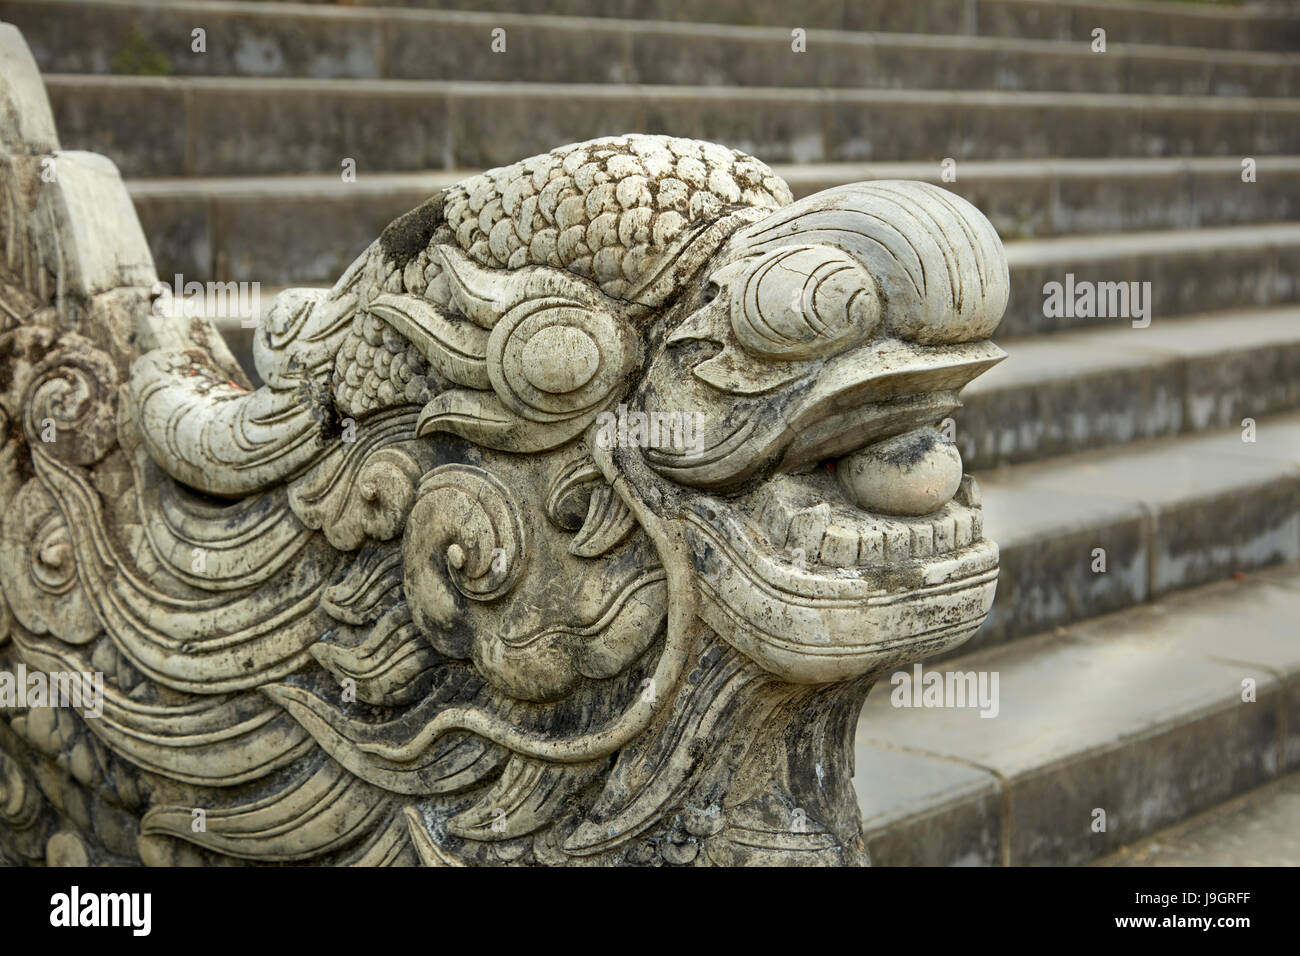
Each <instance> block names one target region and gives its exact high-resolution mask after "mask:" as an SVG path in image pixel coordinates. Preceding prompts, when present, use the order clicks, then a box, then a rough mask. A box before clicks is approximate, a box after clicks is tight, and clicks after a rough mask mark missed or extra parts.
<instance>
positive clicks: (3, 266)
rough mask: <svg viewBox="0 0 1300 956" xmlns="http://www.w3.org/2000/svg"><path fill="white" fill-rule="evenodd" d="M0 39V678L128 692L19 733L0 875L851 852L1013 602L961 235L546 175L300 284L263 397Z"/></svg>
mask: <svg viewBox="0 0 1300 956" xmlns="http://www.w3.org/2000/svg"><path fill="white" fill-rule="evenodd" d="M0 34H2V35H0V40H2V41H3V42H2V43H0V50H2V51H3V52H0V58H2V59H3V64H2V65H3V66H4V70H3V79H0V150H2V151H3V155H2V156H0V237H3V241H4V248H3V259H0V322H2V323H3V325H2V326H0V328H3V334H0V423H2V424H3V434H4V446H3V451H0V500H3V502H4V518H3V534H2V540H0V591H2V597H3V609H2V611H3V618H2V620H3V623H2V624H0V671H5V672H9V673H14V672H15V671H16V670H17V669H19V668H22V669H25V670H26V671H27V672H37V671H40V672H47V673H50V674H56V673H58V674H70V675H73V678H72V679H73V680H74V682H75V681H76V680H78V679H82V678H79V677H78V676H77V675H89V674H97V675H103V677H102V680H103V687H102V700H101V701H100V702H99V708H100V710H101V712H100V713H98V714H93V713H90V714H88V713H86V712H85V711H86V708H85V707H84V706H83V708H82V709H81V710H78V709H76V708H71V709H65V708H56V707H28V708H23V707H14V706H10V707H6V708H0V717H2V718H3V719H0V857H2V858H3V859H4V860H7V861H8V862H11V863H20V864H28V863H38V862H50V863H69V862H71V863H94V864H101V863H102V864H128V863H136V862H141V861H142V862H144V863H146V864H154V865H167V864H207V865H214V864H228V863H241V862H243V863H249V862H251V863H275V864H293V863H312V864H328V865H342V864H349V865H400V864H425V865H489V864H551V865H554V864H602V865H609V864H674V865H682V864H720V865H738V864H804V863H808V864H861V863H865V862H867V860H866V853H865V851H864V849H863V844H862V840H861V822H860V816H859V812H858V809H857V802H856V799H855V795H854V792H853V786H852V780H851V778H852V774H853V767H852V746H853V735H854V725H855V721H856V719H857V715H858V712H859V709H860V707H861V704H862V702H863V700H864V699H865V696H866V694H867V692H868V690H869V689H870V687H871V684H872V682H873V680H875V679H876V678H877V677H878V676H879V675H881V674H882V672H885V671H887V670H888V669H890V668H892V667H894V666H895V665H898V664H899V663H902V662H906V661H912V660H916V659H919V658H921V657H924V656H927V655H930V654H934V653H938V652H940V651H942V650H944V649H946V648H949V647H952V646H954V645H956V644H958V643H959V642H961V641H962V640H964V639H965V638H967V637H968V636H969V635H970V634H971V633H972V632H973V631H974V630H975V628H977V627H978V626H979V624H980V622H981V621H982V620H983V618H984V616H985V615H986V613H987V611H988V609H989V607H990V604H991V601H992V598H993V592H994V587H995V583H996V577H997V563H998V552H997V547H996V545H995V544H993V543H992V542H990V541H988V540H986V539H984V537H983V535H982V533H981V516H980V504H979V498H978V490H977V488H976V487H975V485H974V483H973V482H972V481H971V479H970V478H969V477H963V476H962V474H961V463H960V459H959V458H958V457H957V453H956V451H955V450H954V449H953V447H952V445H951V444H950V443H946V442H944V441H943V440H942V437H941V435H940V434H939V432H938V431H937V430H936V423H938V422H940V421H941V420H942V419H943V418H944V417H945V416H947V415H949V414H950V413H952V412H953V411H954V410H955V409H956V408H958V407H959V404H960V402H959V399H958V391H959V390H960V389H961V388H962V387H963V386H964V385H965V384H966V383H968V382H969V381H970V380H971V379H972V378H974V377H975V376H976V375H978V374H979V373H980V372H982V371H983V370H985V369H987V368H989V367H990V366H992V365H993V364H995V363H996V362H997V361H998V360H999V359H1000V358H1001V357H1002V353H1001V352H1000V351H999V349H998V348H996V347H995V346H994V345H993V344H991V343H990V342H989V341H988V339H989V336H990V334H991V333H992V332H993V330H994V328H995V327H996V325H997V323H998V321H999V319H1000V318H1001V315H1002V312H1003V310H1004V308H1005V305H1006V298H1007V290H1008V281H1007V266H1006V261H1005V258H1004V256H1003V252H1002V249H1001V245H1000V243H999V240H998V237H997V235H996V233H995V232H994V230H993V229H992V227H991V226H990V225H989V223H988V222H987V221H986V220H985V219H984V217H983V216H981V215H980V213H979V212H977V211H976V210H975V209H974V208H973V207H972V206H970V205H969V204H968V203H966V202H965V201H963V200H961V199H960V198H957V197H955V196H953V195H951V194H949V193H947V192H945V191H942V190H940V189H938V188H936V187H933V186H930V185H926V184H922V183H912V182H892V181H891V182H873V183H860V184H856V185H851V186H845V187H842V188H837V189H831V190H828V191H826V192H822V193H818V194H816V195H814V196H810V197H808V198H806V199H803V200H800V201H798V202H795V201H792V198H791V195H790V191H789V189H788V187H787V186H786V184H785V183H784V182H783V181H782V180H781V179H780V178H778V177H777V176H776V175H774V174H773V173H772V171H771V170H770V169H768V168H767V167H766V166H765V165H764V164H763V163H761V162H759V161H758V160H756V159H753V158H752V157H749V156H747V155H745V154H743V153H740V152H737V151H735V150H733V149H728V148H725V147H722V146H717V145H714V144H711V143H703V142H698V141H691V140H681V139H674V138H669V137H664V136H639V135H627V136H616V137H610V138H606V139H599V140H594V141H591V142H586V143H579V144H574V145H570V146H564V147H562V148H559V149H556V150H553V151H551V152H550V153H547V154H545V155H541V156H535V157H532V158H530V159H526V160H523V161H522V162H519V163H515V164H514V165H512V166H507V167H504V168H501V169H494V170H490V171H488V172H485V173H483V174H481V175H477V176H474V177H472V178H470V179H467V180H465V181H464V182H462V183H460V184H459V185H457V186H454V187H452V188H449V189H447V190H446V191H444V192H443V193H441V194H439V195H436V196H434V197H433V198H432V199H430V200H429V201H427V202H426V203H424V204H423V205H421V206H420V207H419V208H417V209H415V210H413V211H411V212H410V213H408V214H406V215H405V216H403V217H401V218H400V219H398V220H396V221H395V222H394V223H392V224H391V225H390V226H389V227H388V228H387V229H386V230H385V231H384V232H383V234H382V235H381V236H380V237H379V239H378V240H377V241H376V242H375V243H374V244H373V245H371V246H370V248H368V249H367V250H366V251H365V252H364V253H363V254H362V255H361V256H360V257H359V258H358V259H357V260H356V262H355V263H354V264H353V265H352V266H351V267H350V268H349V269H348V270H347V272H346V273H345V274H344V275H343V277H342V278H341V279H339V281H338V282H337V283H336V284H335V285H334V287H333V288H331V289H329V290H328V291H326V290H290V291H286V292H284V293H282V294H281V295H280V296H278V297H277V298H276V299H275V301H274V303H273V304H272V305H271V306H270V308H269V310H268V312H267V314H266V315H265V318H264V319H263V321H262V322H261V323H260V324H259V327H258V328H257V330H256V332H255V343H254V358H255V363H256V368H257V371H258V374H259V375H260V377H261V379H262V380H263V382H264V384H262V385H261V386H260V387H258V388H256V389H254V388H251V387H250V386H249V384H248V380H247V379H246V378H245V377H244V374H243V373H242V372H241V371H240V370H239V368H238V366H237V364H236V363H235V361H234V360H233V359H232V357H231V354H230V353H229V351H228V350H227V348H226V346H225V345H224V344H223V342H222V340H221V339H220V337H219V336H218V335H217V334H216V333H215V332H214V331H213V329H212V327H211V326H210V325H208V324H207V322H206V321H201V320H197V319H177V318H174V317H172V316H171V315H169V314H167V313H165V312H164V311H163V310H160V309H158V308H156V307H155V302H154V299H155V298H156V290H155V288H154V285H155V282H156V277H155V275H154V270H153V264H152V261H151V258H150V256H149V253H148V251H147V247H146V245H145V244H144V241H143V238H142V236H141V235H140V229H139V225H138V223H137V221H136V219H135V216H134V213H133V211H132V210H131V207H130V202H129V199H127V197H126V195H125V191H124V189H123V187H122V184H121V182H120V180H119V179H118V177H117V173H116V170H115V169H114V168H113V167H112V165H111V164H110V163H108V162H107V161H106V160H104V159H103V158H102V157H98V156H94V155H92V154H85V153H75V152H61V151H59V148H58V143H57V139H56V137H55V134H54V129H53V122H52V120H51V119H50V115H49V112H48V105H47V104H46V102H45V96H44V92H43V88H42V87H41V83H40V79H39V76H38V75H37V73H36V69H35V66H34V64H33V63H32V62H31V60H30V56H29V55H28V54H27V52H26V48H25V46H24V45H23V44H22V41H21V38H20V37H19V36H18V35H17V32H16V31H15V30H13V29H12V28H9V27H4V28H0ZM51 170H52V171H53V173H52V174H49V172H50V171H51ZM614 421H617V422H618V427H612V426H611V422H614ZM656 426H660V427H659V428H658V431H657V433H656ZM656 439H658V440H656ZM84 679H86V680H88V678H84ZM83 703H84V702H83ZM868 783H869V782H868Z"/></svg>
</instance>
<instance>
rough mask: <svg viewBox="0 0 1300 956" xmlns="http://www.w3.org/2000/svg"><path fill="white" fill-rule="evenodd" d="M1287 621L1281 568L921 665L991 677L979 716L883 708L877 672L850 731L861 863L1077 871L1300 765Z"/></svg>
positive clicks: (1294, 656)
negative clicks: (867, 854) (863, 841)
mask: <svg viewBox="0 0 1300 956" xmlns="http://www.w3.org/2000/svg"><path fill="white" fill-rule="evenodd" d="M999 590H1000V589H999ZM1001 600H1002V595H1001V594H999V596H998V601H1001ZM1298 617H1300V566H1297V565H1294V564H1293V565H1290V566H1287V567H1284V568H1281V569H1276V570H1273V571H1270V572H1267V573H1261V574H1259V575H1249V576H1247V577H1246V578H1245V579H1244V580H1242V581H1228V582H1223V583H1220V584H1215V585H1212V586H1209V587H1206V588H1202V589H1198V590H1195V591H1191V592H1187V593H1184V594H1180V595H1177V596H1173V597H1169V598H1166V599H1164V600H1162V601H1160V602H1158V603H1156V604H1153V605H1149V606H1147V607H1143V608H1140V609H1135V610H1131V611H1127V612H1125V613H1122V614H1116V615H1112V616H1110V617H1105V618H1101V619H1098V620H1095V621H1090V622H1088V623H1086V624H1080V625H1077V626H1075V627H1071V628H1068V629H1066V630H1065V631H1064V632H1062V633H1059V634H1047V635H1043V636H1041V637H1037V638H1034V639H1031V640H1026V641H1020V642H1018V643H1016V644H1014V645H1012V646H1009V647H1003V648H996V649H993V650H986V651H983V652H979V653H975V654H969V655H965V656H963V657H960V658H955V659H949V660H948V661H945V662H943V663H942V664H935V665H931V667H933V673H936V674H938V675H940V677H942V678H943V679H944V680H947V678H946V677H943V675H945V674H948V673H952V674H974V675H976V678H977V679H978V677H979V675H984V680H985V682H986V683H985V685H984V686H985V688H986V690H989V691H991V690H992V689H993V687H994V685H993V683H992V681H993V677H994V675H996V678H997V685H996V688H997V693H996V696H995V697H991V698H990V699H991V700H996V703H997V709H996V716H993V717H989V718H984V717H981V715H980V714H981V709H980V708H976V707H969V706H968V707H955V706H948V707H916V706H912V707H904V706H895V703H900V704H901V703H902V702H904V701H908V702H914V701H915V700H916V698H914V697H913V696H912V693H911V687H910V685H909V684H904V683H902V682H901V681H900V682H897V683H895V682H894V679H893V677H892V675H886V676H885V677H884V678H882V679H881V680H880V682H879V683H878V684H877V685H876V689H875V690H873V691H872V694H871V696H870V698H869V699H868V701H867V704H866V706H865V707H864V708H863V711H862V716H861V718H860V721H859V723H858V728H857V741H856V776H855V785H856V787H857V790H858V799H859V802H860V804H861V807H862V811H863V818H864V823H865V825H866V828H867V844H868V846H869V848H870V851H871V855H872V860H873V862H874V863H875V864H876V865H884V866H890V865H893V866H902V865H963V864H964V865H985V866H987V865H998V864H1003V865H1041V864H1056V865H1062V864H1066V865H1069V864H1079V863H1086V862H1088V861H1091V860H1095V859H1097V858H1099V857H1103V856H1105V855H1106V854H1109V853H1113V852H1114V851H1116V850H1118V849H1119V848H1120V847H1122V846H1124V845H1126V844H1131V843H1133V842H1134V841H1136V840H1140V839H1142V838H1143V837H1145V836H1148V835H1150V834H1152V833H1155V832H1157V831H1159V830H1160V829H1161V828H1163V827H1167V826H1169V825H1171V824H1173V823H1175V822H1177V821H1179V820H1181V819H1184V818H1186V817H1188V816H1189V815H1191V814H1194V813H1197V812H1199V811H1203V810H1206V809H1208V808H1210V807H1213V806H1215V805H1218V804H1220V803H1222V802H1223V801H1225V800H1228V799H1229V798H1232V797H1234V796H1236V795H1238V794H1242V793H1245V792H1247V791H1249V790H1251V789H1252V788H1255V787H1258V786H1260V785H1262V784H1264V783H1267V782H1268V781H1270V780H1273V779H1276V778H1278V777H1279V776H1280V775H1282V774H1284V773H1286V772H1287V771H1294V770H1296V769H1298V768H1300V641H1297V640H1296V624H1295V622H1296V620H1297V618H1298ZM922 667H923V671H922V675H924V674H925V673H926V672H927V671H930V670H931V667H927V666H925V665H922ZM902 673H904V674H905V675H907V676H908V677H909V678H914V677H915V672H914V671H913V670H912V669H911V668H908V669H906V670H905V671H903V672H902ZM912 683H915V681H913V682H912ZM922 687H924V679H923V681H922ZM891 697H892V698H893V700H891ZM921 700H922V701H924V698H921ZM946 702H947V703H949V704H952V703H956V702H957V700H956V699H954V698H953V697H949V698H948V699H947V701H946ZM986 710H987V712H990V713H991V712H992V710H991V709H988V708H986ZM1292 802H1293V801H1292ZM1103 814H1104V816H1103ZM1103 825H1104V830H1102V829H1101V827H1102V826H1103ZM1222 862H1233V861H1230V860H1223V861H1222Z"/></svg>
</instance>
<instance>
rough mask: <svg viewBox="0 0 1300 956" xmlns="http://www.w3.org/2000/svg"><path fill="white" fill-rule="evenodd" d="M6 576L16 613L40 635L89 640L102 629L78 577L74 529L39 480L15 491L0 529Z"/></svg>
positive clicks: (1, 573)
mask: <svg viewBox="0 0 1300 956" xmlns="http://www.w3.org/2000/svg"><path fill="white" fill-rule="evenodd" d="M0 580H2V581H3V585H4V591H5V595H6V597H7V598H8V600H9V603H10V609H11V611H12V613H13V615H14V617H15V618H16V619H17V620H18V622H19V623H20V624H22V626H23V627H25V628H27V629H28V630H29V631H32V632H33V633H35V634H45V633H49V634H53V635H54V636H55V637H57V638H59V639H61V640H64V641H67V642H68V643H69V644H85V643H87V642H89V641H91V640H93V639H94V637H95V636H96V635H97V634H98V633H99V620H98V618H97V617H96V616H95V613H94V611H93V609H92V608H91V605H90V602H89V601H88V600H87V598H86V595H85V592H84V591H83V590H82V588H81V584H80V581H79V580H78V577H77V558H76V552H75V548H74V542H73V537H72V532H71V529H70V528H69V527H68V524H67V521H65V520H64V517H63V514H62V512H60V511H59V509H58V507H57V506H56V505H55V503H54V499H53V498H52V497H51V496H50V493H49V492H48V491H46V490H45V488H44V487H43V486H42V485H41V483H40V482H39V481H37V480H35V479H33V480H32V481H29V482H28V483H27V484H25V485H24V486H23V487H22V488H21V489H20V490H19V491H18V494H16V495H15V496H14V500H13V503H12V507H11V508H10V510H9V512H8V513H7V514H6V515H5V518H4V524H3V530H2V531H0Z"/></svg>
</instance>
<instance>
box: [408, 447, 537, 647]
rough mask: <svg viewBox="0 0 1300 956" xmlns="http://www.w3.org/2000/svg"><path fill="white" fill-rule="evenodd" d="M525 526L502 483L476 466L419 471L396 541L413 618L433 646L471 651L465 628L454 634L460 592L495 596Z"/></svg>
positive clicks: (515, 558)
mask: <svg viewBox="0 0 1300 956" xmlns="http://www.w3.org/2000/svg"><path fill="white" fill-rule="evenodd" d="M524 556H525V541H524V526H523V522H522V521H521V520H520V517H519V512H518V510H517V508H516V507H515V505H514V504H513V503H512V501H511V498H510V494H509V492H508V491H507V490H506V488H505V486H504V485H502V484H501V482H500V481H498V480H497V479H496V478H495V477H493V476H492V475H491V474H490V473H489V472H487V471H485V470H483V469H482V468H477V467H475V466H473V465H461V464H453V465H443V466H442V467H441V468H435V469H434V470H433V471H431V472H429V473H428V474H427V475H425V476H424V480H423V481H421V482H420V487H419V490H418V492H417V498H416V503H415V507H414V508H412V509H411V514H410V517H409V518H408V520H407V523H406V535H405V537H404V539H403V542H402V558H403V562H404V564H405V568H406V570H405V578H404V586H405V590H406V594H407V597H408V599H409V600H410V602H411V610H412V614H413V616H414V618H415V620H416V623H417V624H419V625H420V627H421V629H422V630H423V631H424V632H425V633H426V635H428V636H429V637H430V638H431V639H432V640H433V642H434V646H435V647H437V648H438V649H439V650H440V651H442V652H443V653H445V654H449V655H451V656H453V657H460V658H466V657H468V656H469V649H470V647H469V637H468V635H460V634H457V635H452V634H450V633H449V632H448V628H449V627H450V626H451V625H452V624H453V623H454V621H455V618H456V597H455V595H454V594H452V593H451V591H450V590H449V589H448V588H447V586H446V583H444V582H450V583H451V585H452V587H454V588H455V590H456V591H457V592H459V594H461V595H463V596H464V597H466V598H469V599H471V600H474V601H495V600H496V599H497V598H499V597H501V596H502V595H504V594H505V593H506V592H508V591H509V590H510V589H511V588H512V587H514V584H515V582H516V581H517V580H518V579H519V574H520V572H521V570H522V568H523V564H524Z"/></svg>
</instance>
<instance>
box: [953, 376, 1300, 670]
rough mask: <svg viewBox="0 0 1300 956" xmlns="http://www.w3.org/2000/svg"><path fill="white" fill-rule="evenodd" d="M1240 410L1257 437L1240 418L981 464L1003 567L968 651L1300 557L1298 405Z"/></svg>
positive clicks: (988, 526)
mask: <svg viewBox="0 0 1300 956" xmlns="http://www.w3.org/2000/svg"><path fill="white" fill-rule="evenodd" d="M1229 364H1231V363H1230V362H1229ZM1229 374H1231V373H1229ZM1243 417H1250V418H1252V419H1253V421H1254V422H1255V434H1254V436H1253V437H1254V439H1255V440H1254V441H1247V440H1246V439H1247V438H1249V437H1251V436H1250V435H1249V434H1247V432H1246V430H1245V429H1244V428H1243V427H1241V426H1240V423H1238V425H1237V427H1233V428H1229V429H1226V430H1223V431H1214V432H1207V433H1203V434H1195V435H1181V436H1178V437H1175V438H1166V439H1158V440H1154V441H1146V442H1132V443H1129V444H1125V445H1120V446H1116V447H1111V448H1106V449H1102V450H1098V451H1092V452H1083V453H1080V454H1077V455H1070V456H1065V457H1060V458H1053V459H1050V460H1047V461H1042V462H1031V463H1027V464H1022V465H1013V466H1005V467H1001V468H994V469H977V470H976V474H977V476H978V480H979V483H980V485H981V487H982V489H983V492H984V527H985V532H986V534H987V535H988V536H989V537H990V538H992V539H993V540H994V541H996V542H998V545H999V547H1000V548H1001V551H1002V571H1001V575H1000V577H999V580H998V595H997V600H996V601H995V602H994V605H993V611H992V613H991V614H990V615H989V618H988V620H987V621H986V622H985V624H984V626H983V627H982V628H980V630H979V632H978V633H976V635H975V636H974V637H973V638H972V639H971V641H970V642H969V644H968V645H967V646H968V647H969V648H971V649H975V648H983V647H992V646H994V645H997V644H1002V643H1006V642H1008V641H1011V640H1014V639H1017V638H1021V637H1024V636H1025V635H1028V634H1034V633H1037V632H1039V631H1044V630H1047V629H1049V628H1053V627H1059V626H1063V625H1068V624H1070V623H1072V622H1075V621H1080V620H1084V619H1086V618H1090V617H1095V616H1096V615H1098V614H1103V613H1108V612H1111V611H1117V610H1121V609H1124V608H1128V607H1132V606H1134V605H1137V604H1141V603H1142V602H1144V601H1149V600H1152V599H1154V598H1157V597H1160V596H1162V595H1165V594H1168V593H1170V592H1172V591H1177V590H1180V589H1183V588H1189V587H1195V586H1197V585H1199V584H1204V583H1207V582H1210V581H1214V580H1218V579H1221V578H1226V577H1229V576H1231V575H1233V574H1235V573H1238V572H1242V571H1249V570H1251V569H1254V568H1259V567H1263V566H1266V565H1268V564H1271V563H1276V562H1280V561H1295V560H1300V414H1297V413H1295V412H1270V413H1267V414H1260V415H1258V416H1243ZM1025 418H1026V420H1028V419H1029V416H1028V415H1026V416H1025ZM959 431H960V427H959Z"/></svg>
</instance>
